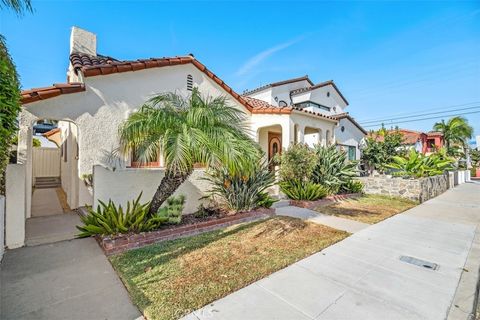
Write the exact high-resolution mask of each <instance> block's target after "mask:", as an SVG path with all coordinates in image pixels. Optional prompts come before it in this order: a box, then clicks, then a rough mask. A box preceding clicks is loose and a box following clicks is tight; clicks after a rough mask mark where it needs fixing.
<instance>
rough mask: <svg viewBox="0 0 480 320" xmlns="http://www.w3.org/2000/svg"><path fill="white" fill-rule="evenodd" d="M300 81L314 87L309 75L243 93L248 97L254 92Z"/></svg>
mask: <svg viewBox="0 0 480 320" xmlns="http://www.w3.org/2000/svg"><path fill="white" fill-rule="evenodd" d="M299 81H308V83H310V85H312V86H313V82H312V80H310V78H309V77H308V76H307V75H305V76H303V77H299V78H293V79H288V80H283V81H278V82H272V83H269V84H266V85H264V86H261V87H258V88H255V89H252V90H245V91H244V92H243V95H248V94H252V93H254V92H258V91H262V90H264V89H266V88H272V87H278V86H281V85H284V84H289V83H294V82H299Z"/></svg>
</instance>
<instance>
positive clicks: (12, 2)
mask: <svg viewBox="0 0 480 320" xmlns="http://www.w3.org/2000/svg"><path fill="white" fill-rule="evenodd" d="M3 8H7V9H11V10H13V11H15V12H16V13H17V14H19V15H22V14H23V13H25V11H29V12H32V11H33V7H32V3H31V1H30V0H0V9H3Z"/></svg>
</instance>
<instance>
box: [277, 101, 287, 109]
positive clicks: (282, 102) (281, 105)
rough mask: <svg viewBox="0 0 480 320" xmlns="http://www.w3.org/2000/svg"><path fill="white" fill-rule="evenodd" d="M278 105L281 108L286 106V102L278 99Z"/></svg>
mask: <svg viewBox="0 0 480 320" xmlns="http://www.w3.org/2000/svg"><path fill="white" fill-rule="evenodd" d="M278 106H279V107H282V108H283V107H286V106H288V104H287V103H286V102H285V101H283V100H280V102H279V103H278Z"/></svg>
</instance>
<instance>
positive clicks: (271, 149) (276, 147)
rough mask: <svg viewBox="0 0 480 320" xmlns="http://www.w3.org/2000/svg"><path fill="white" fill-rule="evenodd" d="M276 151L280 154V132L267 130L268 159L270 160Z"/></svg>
mask: <svg viewBox="0 0 480 320" xmlns="http://www.w3.org/2000/svg"><path fill="white" fill-rule="evenodd" d="M277 153H278V154H282V134H281V133H277V132H268V161H269V162H270V161H271V160H272V159H273V157H275V155H276V154H277Z"/></svg>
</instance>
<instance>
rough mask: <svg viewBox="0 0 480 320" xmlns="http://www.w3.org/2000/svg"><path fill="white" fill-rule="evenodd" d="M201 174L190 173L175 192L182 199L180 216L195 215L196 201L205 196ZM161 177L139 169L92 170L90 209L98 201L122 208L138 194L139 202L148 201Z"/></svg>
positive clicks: (158, 171)
mask: <svg viewBox="0 0 480 320" xmlns="http://www.w3.org/2000/svg"><path fill="white" fill-rule="evenodd" d="M204 174H205V170H203V169H198V170H194V171H193V173H192V174H191V175H190V177H189V178H188V180H187V181H185V182H184V183H183V184H182V185H181V186H180V188H179V189H178V190H177V192H175V195H180V194H183V195H185V196H186V203H185V209H184V210H183V213H184V214H185V213H193V212H195V211H197V209H198V206H199V205H200V204H201V203H202V201H200V200H199V199H200V198H201V197H203V196H204V195H205V191H206V190H208V188H209V183H208V182H207V181H205V180H202V177H203V176H204ZM164 175H165V170H164V169H146V168H145V169H140V168H136V169H133V168H131V169H130V168H129V169H123V170H119V169H117V170H115V171H112V170H109V169H106V168H104V167H102V166H94V170H93V205H94V208H96V207H97V205H98V200H102V201H103V202H107V201H108V200H110V199H111V200H112V201H113V202H115V203H116V204H121V205H122V207H125V205H126V203H127V201H131V200H133V199H135V198H136V197H138V195H139V194H140V192H143V193H142V200H141V202H142V203H144V202H147V201H150V200H151V199H152V197H153V194H154V193H155V191H156V189H157V187H158V186H159V184H160V181H161V180H162V178H163V177H164Z"/></svg>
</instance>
